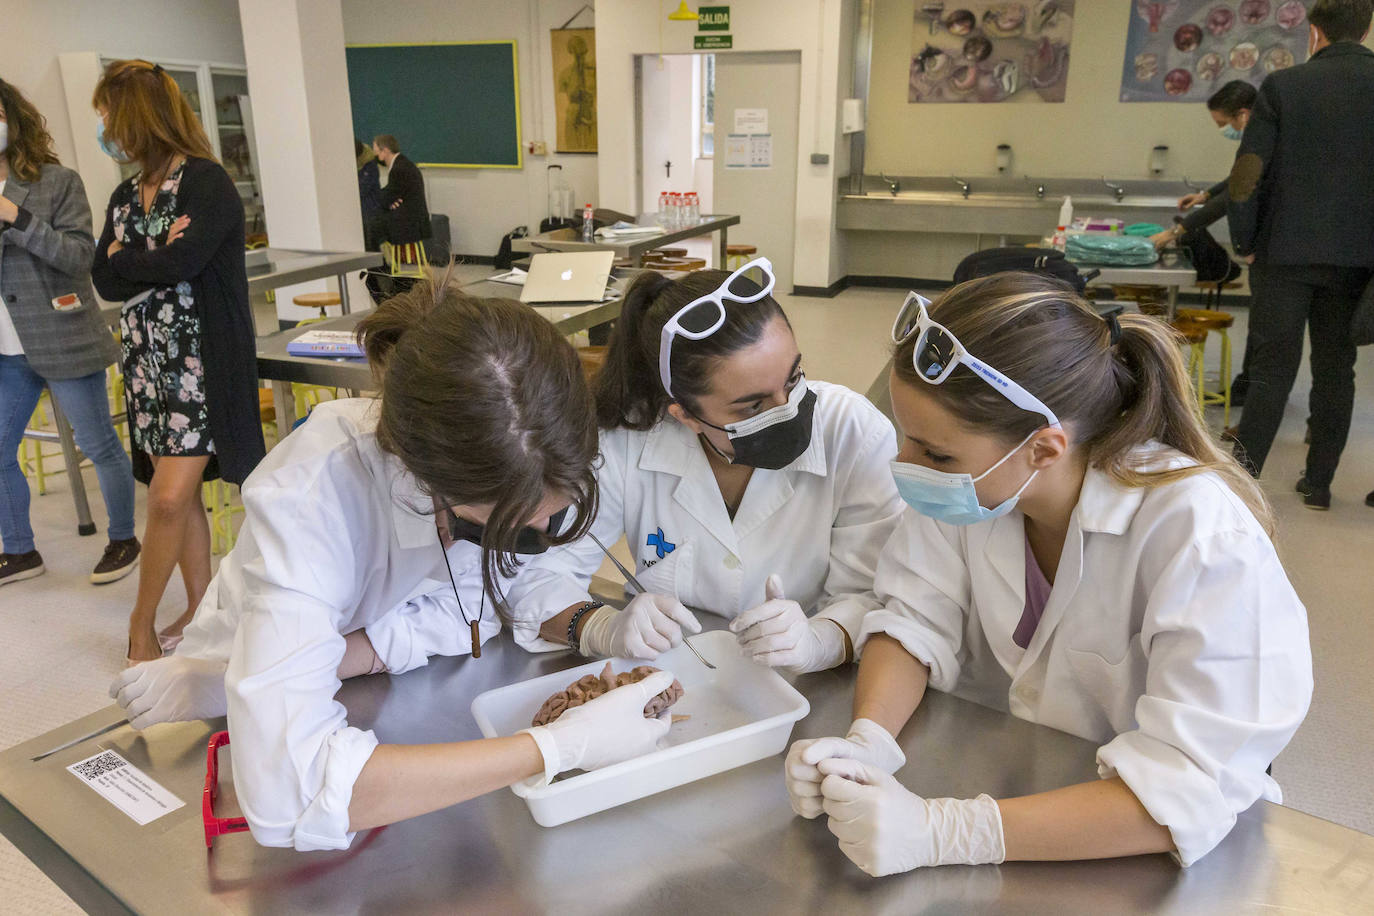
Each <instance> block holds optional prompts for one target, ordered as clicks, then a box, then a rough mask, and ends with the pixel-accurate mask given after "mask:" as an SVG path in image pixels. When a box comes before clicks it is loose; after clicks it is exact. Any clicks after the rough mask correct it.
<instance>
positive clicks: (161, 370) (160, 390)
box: [111, 162, 215, 457]
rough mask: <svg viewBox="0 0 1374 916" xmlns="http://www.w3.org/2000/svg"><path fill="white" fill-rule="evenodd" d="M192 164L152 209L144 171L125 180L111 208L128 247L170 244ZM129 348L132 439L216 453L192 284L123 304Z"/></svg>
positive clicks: (160, 451)
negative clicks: (145, 200)
mask: <svg viewBox="0 0 1374 916" xmlns="http://www.w3.org/2000/svg"><path fill="white" fill-rule="evenodd" d="M184 169H185V163H184V162H183V163H182V164H181V165H179V166H177V167H176V169H175V170H174V171H173V172H172V173H171V174H170V175H168V176H167V178H166V180H164V181H163V182H162V186H161V187H159V188H158V190H157V194H156V195H155V196H154V198H153V202H152V205H151V206H150V207H149V208H148V212H147V213H144V212H143V205H142V199H141V196H140V194H139V182H140V181H141V180H142V176H141V175H135V176H134V177H133V178H131V179H130V180H129V181H127V182H125V183H124V184H123V185H122V186H121V194H120V195H119V197H118V199H117V201H116V203H115V206H114V210H113V211H112V214H111V220H112V222H113V227H114V234H115V238H116V239H117V240H118V241H119V243H120V244H121V245H124V246H126V247H129V246H134V245H146V246H147V247H148V248H149V249H150V250H151V249H153V248H156V247H158V246H159V245H163V244H166V240H167V233H168V231H169V230H170V229H171V227H172V223H173V222H175V220H176V218H177V212H176V207H177V191H178V189H179V188H180V186H181V175H182V171H183V170H184ZM119 328H120V338H121V340H122V342H123V347H124V355H123V356H124V358H123V370H124V399H125V404H126V407H127V408H128V416H129V429H130V431H131V433H132V436H133V444H134V445H135V446H136V447H137V448H139V449H142V450H143V451H144V452H146V453H147V454H149V455H157V456H159V457H160V456H164V455H174V456H193V455H211V454H214V451H215V445H214V442H213V441H212V440H211V438H210V414H209V411H208V410H207V409H206V406H205V374H204V367H203V364H202V363H201V355H200V339H201V338H200V316H199V315H198V314H197V313H196V306H195V299H194V296H193V293H192V290H191V284H190V283H189V282H187V281H185V280H183V281H181V282H180V283H178V284H176V285H175V286H157V287H154V288H153V289H151V290H149V291H148V292H146V293H143V294H140V295H138V296H135V297H133V298H132V299H130V300H128V301H127V302H125V303H124V308H123V310H122V311H121V313H120V316H119Z"/></svg>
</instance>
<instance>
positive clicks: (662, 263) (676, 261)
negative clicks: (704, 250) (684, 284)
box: [650, 258, 706, 273]
mask: <svg viewBox="0 0 1374 916" xmlns="http://www.w3.org/2000/svg"><path fill="white" fill-rule="evenodd" d="M650 266H651V268H652V269H653V270H658V271H670V270H671V271H677V272H679V273H691V272H692V271H694V270H704V269H705V268H706V262H705V261H704V260H702V259H701V258H660V259H659V260H657V261H654V262H653V263H652V264H651V265H650Z"/></svg>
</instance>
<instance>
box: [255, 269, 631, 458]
mask: <svg viewBox="0 0 1374 916" xmlns="http://www.w3.org/2000/svg"><path fill="white" fill-rule="evenodd" d="M636 273H638V271H634V272H626V275H625V276H622V277H619V278H617V279H616V280H615V281H614V283H613V285H615V286H616V287H617V288H618V289H621V290H622V291H623V290H624V289H626V288H628V286H629V283H630V282H631V281H632V280H633V276H634V274H636ZM462 289H463V292H464V293H467V294H468V295H472V296H484V297H499V298H511V299H514V298H517V297H519V295H520V287H518V286H514V285H511V284H509V283H493V282H491V281H490V280H479V281H477V282H476V283H470V284H468V285H466V286H464V287H463V288H462ZM620 304H621V300H620V299H613V300H611V301H609V302H598V303H585V302H566V303H558V304H556V305H537V306H535V307H534V309H535V311H537V312H539V313H540V314H541V315H543V316H544V317H545V318H548V319H549V320H550V321H552V322H553V323H554V326H555V327H557V328H558V329H559V330H560V331H562V332H563V333H564V334H576V333H577V332H578V331H585V330H588V329H589V328H593V327H597V326H599V325H603V324H606V323H607V322H609V321H614V320H615V319H616V318H618V317H620ZM370 311H371V309H367V310H364V311H360V312H353V313H351V314H348V315H341V316H339V317H337V318H330V319H328V320H327V321H321V322H319V323H317V324H312V325H310V327H309V330H312V331H313V330H329V331H351V330H353V328H355V327H357V325H358V322H359V321H361V320H362V318H363V316H364V315H366V314H368V313H369V312H370ZM301 333H303V331H302V330H300V329H297V328H290V329H288V330H285V331H278V332H276V333H275V334H268V335H267V336H265V337H259V338H258V377H259V378H261V379H266V380H270V381H271V382H272V404H273V407H275V408H276V413H277V428H278V429H279V430H282V431H286V430H290V428H291V425H292V424H293V423H295V422H296V400H295V397H294V395H293V394H292V391H291V383H292V382H301V383H304V384H307V385H324V386H327V387H330V388H350V389H354V390H364V389H369V388H372V387H374V379H373V377H372V370H371V368H370V367H369V366H368V364H367V360H365V359H342V358H340V359H325V358H321V357H317V356H292V355H291V354H289V353H287V352H286V345H287V344H288V343H290V342H291V341H292V340H294V339H296V338H297V337H298V336H300V335H301Z"/></svg>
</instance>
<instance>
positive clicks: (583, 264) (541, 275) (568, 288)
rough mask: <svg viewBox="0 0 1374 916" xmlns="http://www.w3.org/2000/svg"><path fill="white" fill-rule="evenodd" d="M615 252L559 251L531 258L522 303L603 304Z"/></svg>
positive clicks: (521, 298)
mask: <svg viewBox="0 0 1374 916" xmlns="http://www.w3.org/2000/svg"><path fill="white" fill-rule="evenodd" d="M614 261H615V252H613V251H567V252H563V251H558V252H549V253H547V254H537V255H535V256H534V257H532V258H530V272H529V276H527V277H526V278H525V288H524V290H523V291H522V292H521V293H520V301H521V302H600V301H601V299H602V297H603V296H604V295H605V293H606V279H607V278H608V277H609V276H610V275H611V264H612V262H614Z"/></svg>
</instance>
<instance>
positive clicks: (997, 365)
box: [785, 273, 1312, 875]
mask: <svg viewBox="0 0 1374 916" xmlns="http://www.w3.org/2000/svg"><path fill="white" fill-rule="evenodd" d="M936 322H939V324H936ZM893 336H894V338H895V339H896V340H897V341H898V346H897V349H896V355H895V363H894V366H895V368H894V372H893V378H892V400H893V405H894V409H895V410H896V414H897V419H898V422H899V424H900V426H901V428H902V431H903V432H904V434H905V437H904V441H903V445H902V449H901V452H900V454H899V455H898V460H897V461H896V462H894V463H893V465H892V472H893V475H894V477H895V478H896V481H897V488H898V490H899V491H900V492H901V494H902V498H903V499H904V500H905V501H906V502H907V503H908V504H909V506H910V510H909V511H907V513H906V514H905V516H904V517H903V519H902V521H901V523H900V525H899V526H898V528H897V531H896V533H895V534H894V535H893V536H892V540H891V541H889V542H888V545H887V547H886V549H885V550H884V552H883V556H882V559H881V560H880V561H879V563H878V571H877V575H876V578H875V581H874V588H875V591H876V593H877V601H878V603H879V605H880V606H879V607H877V608H875V609H874V610H872V611H870V612H869V614H868V615H867V616H866V617H865V618H864V623H863V628H862V632H861V633H860V635H859V638H858V640H857V643H858V646H859V649H860V651H861V652H862V660H861V662H860V665H859V674H858V680H857V684H856V687H855V696H854V717H855V722H854V724H853V725H852V726H851V729H850V732H849V735H848V736H847V737H846V738H820V739H816V740H807V741H798V742H796V743H794V744H793V745H792V748H791V750H790V751H789V752H788V755H787V761H786V764H785V768H786V781H787V788H788V792H789V795H790V796H791V799H792V806H793V808H794V809H795V810H796V811H797V813H799V814H801V815H803V816H805V817H816V816H818V815H819V814H821V813H822V811H824V812H825V813H826V814H827V815H829V828H830V831H831V832H832V833H833V834H835V836H836V837H837V838H838V839H839V841H840V849H841V850H842V851H843V852H844V853H845V855H847V856H848V857H849V858H850V859H852V860H853V861H854V862H855V863H856V864H857V865H858V866H859V867H860V868H862V869H863V870H864V871H866V872H868V873H869V874H872V875H885V874H892V873H894V872H901V871H907V870H909V869H912V868H917V867H920V866H925V865H945V864H954V863H963V864H982V863H994V862H1002V861H1004V860H1018V859H1019V860H1050V859H1055V860H1063V859H1096V858H1110V857H1114V856H1127V855H1135V854H1140V853H1152V852H1164V851H1171V852H1173V853H1174V855H1175V856H1176V857H1177V858H1178V860H1179V861H1180V862H1181V863H1182V864H1184V865H1188V864H1190V863H1192V862H1195V861H1197V860H1198V859H1199V858H1201V857H1202V856H1203V855H1205V854H1206V853H1207V852H1208V851H1209V850H1211V849H1212V847H1214V846H1216V844H1217V843H1219V842H1220V841H1221V840H1222V838H1223V837H1225V836H1226V834H1227V833H1228V832H1230V830H1231V828H1232V826H1233V825H1234V824H1235V822H1236V816H1237V814H1239V813H1240V812H1242V811H1244V810H1246V809H1247V808H1249V807H1250V806H1251V805H1252V804H1254V803H1255V801H1256V800H1257V799H1260V798H1264V799H1268V800H1270V801H1279V799H1280V792H1279V787H1278V785H1277V784H1276V783H1275V782H1274V780H1273V779H1271V778H1270V777H1269V776H1268V775H1267V774H1266V772H1265V769H1266V767H1268V766H1269V764H1270V762H1271V761H1272V760H1273V759H1274V757H1275V756H1276V755H1277V754H1278V753H1279V751H1281V750H1282V749H1283V748H1284V746H1285V745H1286V744H1287V743H1288V741H1289V739H1290V738H1291V737H1292V736H1293V733H1294V732H1295V731H1296V730H1297V728H1298V725H1299V724H1300V723H1301V722H1302V719H1303V716H1304V715H1305V714H1306V712H1307V705H1308V702H1309V700H1310V698H1311V695H1312V662H1311V654H1310V651H1309V649H1308V639H1307V616H1306V612H1305V610H1304V608H1303V606H1302V604H1301V602H1299V600H1298V597H1297V595H1296V594H1295V593H1294V591H1293V588H1292V586H1291V585H1290V584H1289V582H1288V578H1287V576H1286V575H1285V574H1284V571H1283V567H1282V566H1281V565H1280V564H1279V560H1278V556H1277V555H1276V554H1275V552H1274V546H1273V544H1272V543H1271V541H1270V533H1271V529H1272V519H1271V517H1270V514H1269V510H1268V507H1267V506H1266V505H1265V502H1264V498H1263V496H1262V495H1261V494H1260V491H1259V488H1258V486H1257V485H1256V484H1255V482H1254V481H1253V480H1252V479H1251V478H1250V477H1249V475H1247V474H1245V473H1244V472H1243V471H1242V470H1241V468H1240V466H1239V465H1238V464H1237V463H1236V462H1235V461H1234V460H1233V459H1231V458H1230V457H1229V456H1227V455H1225V454H1223V453H1222V452H1221V451H1220V450H1219V449H1218V448H1217V447H1216V446H1215V445H1214V444H1213V440H1212V438H1211V436H1210V434H1209V433H1208V431H1207V429H1206V428H1205V427H1204V426H1203V425H1202V422H1201V420H1200V419H1199V417H1198V414H1197V411H1196V407H1195V401H1194V400H1193V394H1192V392H1191V390H1190V388H1189V382H1188V377H1187V374H1186V373H1185V371H1184V367H1183V363H1182V360H1181V358H1180V356H1179V349H1178V347H1177V345H1176V343H1175V341H1174V339H1173V336H1172V335H1171V333H1170V331H1169V330H1168V328H1166V327H1164V326H1163V325H1161V324H1158V323H1156V322H1155V321H1154V320H1153V319H1150V318H1147V317H1145V316H1138V315H1128V316H1125V317H1123V318H1121V319H1120V320H1119V321H1118V320H1117V319H1115V318H1109V319H1108V320H1106V321H1104V320H1103V319H1102V318H1100V317H1098V316H1097V315H1096V313H1094V312H1093V310H1092V309H1091V308H1090V307H1089V306H1088V304H1087V303H1086V302H1084V301H1083V300H1082V299H1080V298H1079V297H1078V296H1076V295H1074V294H1073V293H1072V292H1070V291H1069V289H1068V288H1067V287H1065V286H1062V285H1060V284H1059V283H1057V282H1056V281H1053V280H1049V279H1046V278H1041V277H1037V276H1034V275H1031V274H1022V273H1017V274H999V275H995V276H992V277H988V278H985V279H981V280H974V281H971V282H969V283H965V284H963V285H961V286H957V287H955V288H954V289H952V290H950V291H949V292H948V293H946V294H945V295H944V296H943V297H941V299H940V301H939V302H938V303H937V304H936V305H935V306H934V307H932V308H931V309H930V310H929V311H927V306H926V303H925V302H924V301H923V300H921V298H920V297H918V296H916V294H914V293H913V294H912V295H911V296H910V297H909V298H908V300H907V304H906V306H905V307H904V308H903V311H902V312H901V314H900V315H899V316H898V320H897V322H896V325H895V327H894V334H893ZM965 348H967V349H965ZM970 351H972V354H973V355H970ZM971 475H976V476H971ZM927 684H929V685H930V686H933V687H934V688H935V689H937V690H944V691H949V692H953V693H957V694H959V695H961V696H963V697H965V698H968V699H972V700H975V701H977V702H979V703H982V704H984V705H986V706H990V707H993V708H998V709H1003V710H1007V711H1009V712H1010V713H1011V714H1012V715H1015V716H1017V717H1019V718H1022V719H1026V720H1029V721H1032V722H1038V723H1040V724H1043V725H1049V726H1052V727H1054V728H1058V729H1061V730H1062V731H1066V732H1069V733H1071V734H1074V735H1078V736H1080V737H1083V738H1086V739H1088V740H1091V741H1096V742H1099V743H1100V744H1101V745H1102V746H1101V747H1100V748H1099V749H1098V752H1097V764H1098V772H1099V774H1100V775H1101V780H1100V781H1098V782H1093V783H1084V784H1080V785H1073V786H1067V787H1065V788H1062V789H1057V790H1054V791H1052V792H1044V793H1041V794H1038V795H1031V796H1026V797H1023V798H1005V799H1000V800H994V799H993V798H991V797H989V796H988V795H980V796H978V797H977V798H975V799H967V800H965V799H949V798H941V799H931V800H926V799H922V798H919V797H917V796H915V795H913V794H912V793H911V792H908V791H907V790H906V789H905V788H903V787H902V786H901V785H900V784H899V783H898V782H897V780H896V779H894V778H893V777H892V776H891V775H889V774H891V773H892V772H894V771H896V770H897V769H898V768H899V767H901V766H902V765H903V764H904V763H905V762H906V760H905V757H904V755H903V753H902V751H901V749H900V747H899V746H898V745H897V742H896V741H895V740H894V739H893V737H892V736H893V735H895V734H897V733H898V732H899V731H900V730H901V728H902V726H903V725H904V724H905V723H906V722H907V720H908V719H909V718H910V717H911V715H912V713H913V712H914V711H915V709H916V707H917V705H918V704H919V703H920V702H921V697H922V694H923V693H924V692H925V689H926V686H927ZM1030 763H1031V761H1014V760H1012V761H1007V762H1006V764H1007V765H1008V766H1013V767H1014V766H1026V765H1029V764H1030ZM914 765H915V766H920V765H921V762H920V761H915V762H914Z"/></svg>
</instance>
